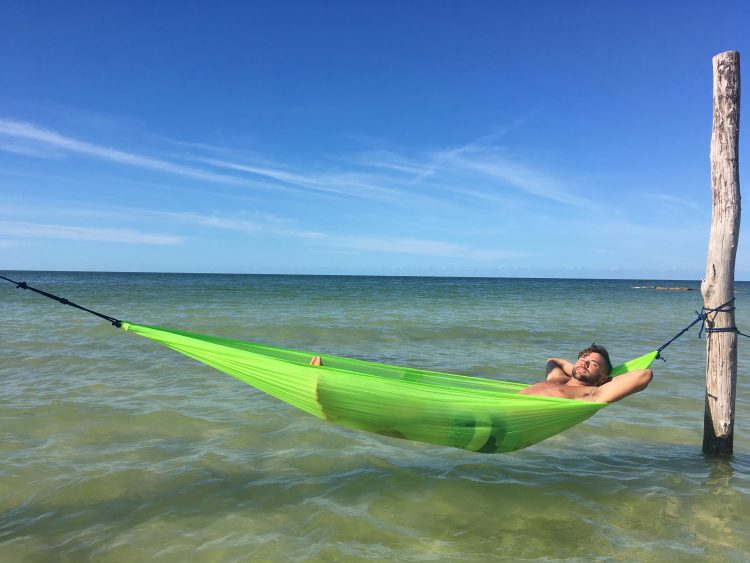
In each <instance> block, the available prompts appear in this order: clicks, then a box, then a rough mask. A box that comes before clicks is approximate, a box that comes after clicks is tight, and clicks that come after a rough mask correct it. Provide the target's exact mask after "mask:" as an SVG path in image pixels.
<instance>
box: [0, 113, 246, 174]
mask: <svg viewBox="0 0 750 563" xmlns="http://www.w3.org/2000/svg"><path fill="white" fill-rule="evenodd" d="M0 135H3V136H5V137H10V138H13V139H20V140H23V141H26V142H29V141H31V142H35V143H38V144H39V145H40V146H41V147H45V148H54V149H58V150H60V151H64V152H67V153H74V154H84V155H87V156H91V157H94V158H98V159H101V160H107V161H109V162H116V163H119V164H125V165H128V166H135V167H138V168H145V169H148V170H155V171H158V172H166V173H169V174H177V175H180V176H188V177H191V178H196V179H199V180H207V181H210V182H219V183H223V184H233V185H242V184H245V183H246V182H243V180H242V179H241V178H236V177H233V176H227V175H223V174H215V173H213V172H210V171H207V170H201V169H199V168H193V167H189V166H182V165H180V164H175V163H172V162H168V161H165V160H159V159H156V158H151V157H148V156H142V155H139V154H134V153H130V152H125V151H121V150H118V149H111V148H108V147H101V146H98V145H94V144H92V143H87V142H85V141H79V140H77V139H73V138H71V137H66V136H64V135H61V134H59V133H57V132H55V131H51V130H49V129H43V128H41V127H37V126H36V125H32V124H30V123H24V122H21V121H13V120H8V119H0Z"/></svg>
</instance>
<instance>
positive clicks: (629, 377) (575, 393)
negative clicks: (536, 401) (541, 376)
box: [519, 344, 654, 403]
mask: <svg viewBox="0 0 750 563" xmlns="http://www.w3.org/2000/svg"><path fill="white" fill-rule="evenodd" d="M611 371H612V364H611V363H610V361H609V354H608V353H607V350H606V348H604V347H603V346H598V345H596V344H592V345H591V346H589V347H588V348H586V349H585V350H582V351H581V352H580V353H579V354H578V360H577V361H576V363H575V364H572V363H570V362H569V361H567V360H563V359H561V358H550V359H549V360H547V380H546V381H541V382H539V383H535V384H534V385H529V386H528V387H526V388H524V389H523V390H521V391H519V393H520V394H522V395H540V396H543V397H560V398H563V399H579V400H582V401H595V402H602V403H614V402H615V401H619V400H620V399H623V398H625V397H627V396H628V395H632V394H633V393H637V392H638V391H643V390H644V389H645V388H646V387H647V386H648V384H649V383H651V380H652V379H653V377H654V372H653V371H651V370H650V369H639V370H635V371H631V372H629V373H624V374H622V375H618V376H617V377H616V378H611V377H609V372H611Z"/></svg>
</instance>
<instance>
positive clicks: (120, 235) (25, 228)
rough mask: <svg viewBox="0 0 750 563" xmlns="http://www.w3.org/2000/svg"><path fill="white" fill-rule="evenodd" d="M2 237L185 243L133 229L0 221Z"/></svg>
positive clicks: (177, 239) (135, 242)
mask: <svg viewBox="0 0 750 563" xmlns="http://www.w3.org/2000/svg"><path fill="white" fill-rule="evenodd" d="M0 236H7V237H13V238H19V239H23V238H52V239H66V240H82V241H98V242H115V243H127V244H156V245H172V244H179V243H181V242H183V241H185V238H183V237H179V236H174V235H163V234H153V233H143V232H139V231H136V230H133V229H111V228H106V229H103V228H97V227H80V226H72V225H55V224H45V223H25V222H15V221H0Z"/></svg>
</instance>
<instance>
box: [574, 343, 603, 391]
mask: <svg viewBox="0 0 750 563" xmlns="http://www.w3.org/2000/svg"><path fill="white" fill-rule="evenodd" d="M611 371H612V363H611V362H610V361H609V353H608V352H607V349H606V348H605V347H604V346H599V345H598V344H592V345H591V346H589V347H588V348H586V349H585V350H581V351H580V352H579V353H578V360H577V361H576V363H575V365H574V366H573V377H574V378H575V379H577V380H578V381H580V382H581V383H583V384H584V385H594V386H598V385H601V384H602V383H606V382H607V380H608V379H609V372H611Z"/></svg>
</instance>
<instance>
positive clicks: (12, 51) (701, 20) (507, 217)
mask: <svg viewBox="0 0 750 563" xmlns="http://www.w3.org/2000/svg"><path fill="white" fill-rule="evenodd" d="M712 6H713V4H712V3H710V2H690V1H682V2H676V1H675V2H670V1H666V2H645V1H644V2H639V1H633V2H602V1H596V2H595V1H575V0H571V1H565V2H563V1H560V2H533V1H531V2H500V1H496V2H484V1H475V2H449V1H410V2H395V1H378V2H357V1H347V2H338V1H329V0H325V1H319V2H312V1H306V2H289V1H275V2H217V3H208V2H189V1H186V2H135V1H132V2H71V3H60V2H33V3H32V2H6V3H4V4H3V8H2V18H0V52H2V53H3V55H2V64H0V84H1V85H2V87H1V88H0V268H2V269H34V270H47V269H51V270H99V271H160V272H233V273H301V274H377V275H452V276H533V277H600V278H653V279H696V280H697V279H700V278H701V277H702V276H703V273H704V271H705V259H706V258H705V256H706V246H707V241H708V229H709V225H710V220H711V209H710V207H711V193H710V175H709V157H708V154H709V142H710V135H711V88H712V69H711V57H712V56H713V55H715V54H717V53H719V52H722V51H725V50H738V51H740V52H741V53H742V54H745V53H748V52H750V50H748V49H746V47H747V46H748V42H749V41H750V39H748V38H749V37H750V33H748V29H750V5H749V4H748V3H746V2H739V1H735V2H732V1H729V2H724V3H722V12H721V13H718V11H716V10H715V9H714V8H713V7H712ZM746 138H747V135H746V134H744V135H743V138H742V140H741V156H740V161H741V163H746V164H745V167H747V166H748V165H750V159H749V158H748V156H749V155H748V154H747V150H746V148H745V147H746V143H745V142H744V139H746ZM741 173H742V174H743V176H742V178H743V179H744V177H745V175H744V172H741ZM748 229H749V228H748V227H745V229H744V234H741V239H740V246H739V252H738V261H737V278H738V279H745V280H747V279H750V259H748V258H747V257H748V255H749V254H750V253H749V252H748V242H750V239H749V237H748V234H747V233H748Z"/></svg>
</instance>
